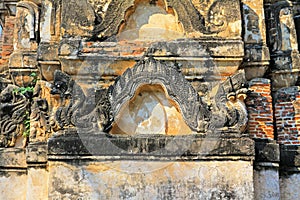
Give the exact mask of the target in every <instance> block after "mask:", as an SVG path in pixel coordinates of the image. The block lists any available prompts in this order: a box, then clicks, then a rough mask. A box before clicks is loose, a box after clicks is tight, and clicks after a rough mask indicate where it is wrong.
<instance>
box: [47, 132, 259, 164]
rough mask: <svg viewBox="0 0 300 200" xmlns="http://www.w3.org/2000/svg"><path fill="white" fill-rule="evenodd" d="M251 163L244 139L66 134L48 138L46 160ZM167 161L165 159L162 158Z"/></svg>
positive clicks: (251, 149) (250, 146)
mask: <svg viewBox="0 0 300 200" xmlns="http://www.w3.org/2000/svg"><path fill="white" fill-rule="evenodd" d="M84 158H86V159H100V160H101V159H103V160H119V159H120V160H122V159H130V160H139V159H141V160H168V161H170V160H215V159H217V160H239V159H240V160H253V159H254V141H253V140H251V139H250V138H247V137H240V138H237V137H216V136H214V137H201V136H198V135H189V136H162V135H143V136H142V135H140V136H135V137H124V136H108V135H104V134H89V135H87V134H84V135H83V134H81V135H78V134H67V135H61V136H58V137H54V138H50V139H49V141H48V159H49V160H51V159H55V160H56V159H62V160H63V159H84ZM166 158H167V159H166Z"/></svg>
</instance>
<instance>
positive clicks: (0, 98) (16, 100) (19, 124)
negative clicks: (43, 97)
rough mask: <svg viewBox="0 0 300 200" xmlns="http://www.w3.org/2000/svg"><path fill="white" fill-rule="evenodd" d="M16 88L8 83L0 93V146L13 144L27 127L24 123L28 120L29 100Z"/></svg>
mask: <svg viewBox="0 0 300 200" xmlns="http://www.w3.org/2000/svg"><path fill="white" fill-rule="evenodd" d="M18 89H19V87H17V86H15V85H8V86H7V87H6V88H5V89H4V90H2V91H1V93H0V147H13V146H15V144H16V140H17V138H18V137H20V136H22V135H23V133H24V132H25V129H26V128H27V127H25V123H26V122H29V121H27V120H28V118H29V116H28V113H29V110H28V106H29V100H28V97H26V96H25V95H23V94H22V93H20V92H19V91H18Z"/></svg>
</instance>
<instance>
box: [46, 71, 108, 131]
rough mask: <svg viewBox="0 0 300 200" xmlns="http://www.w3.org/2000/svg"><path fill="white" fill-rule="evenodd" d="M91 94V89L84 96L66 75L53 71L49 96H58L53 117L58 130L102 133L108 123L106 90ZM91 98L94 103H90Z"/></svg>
mask: <svg viewBox="0 0 300 200" xmlns="http://www.w3.org/2000/svg"><path fill="white" fill-rule="evenodd" d="M93 93H94V89H93V88H92V91H88V94H86V93H85V92H84V91H83V89H82V88H81V86H80V85H78V84H77V83H76V81H74V80H73V79H72V78H71V77H70V76H69V75H68V74H66V73H64V72H62V71H59V70H57V71H55V73H54V84H53V86H52V90H51V94H53V95H60V101H61V102H60V106H59V107H58V108H57V111H56V112H55V117H54V118H55V122H56V123H57V124H58V126H59V128H60V129H63V128H66V127H70V126H73V127H77V128H79V129H82V130H83V129H84V130H86V131H90V130H99V131H103V130H105V129H106V128H107V124H109V121H110V117H109V116H110V114H109V112H110V105H109V101H108V99H107V98H108V97H107V90H105V89H103V90H97V91H96V93H94V94H93ZM92 96H94V97H95V98H96V99H95V101H90V100H91V97H92Z"/></svg>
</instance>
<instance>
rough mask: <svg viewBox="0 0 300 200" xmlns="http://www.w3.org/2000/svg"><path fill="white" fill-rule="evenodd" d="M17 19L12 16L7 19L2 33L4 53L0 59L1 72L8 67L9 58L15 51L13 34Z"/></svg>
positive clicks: (2, 52)
mask: <svg viewBox="0 0 300 200" xmlns="http://www.w3.org/2000/svg"><path fill="white" fill-rule="evenodd" d="M15 21H16V19H15V17H13V16H10V17H6V19H5V26H4V29H3V31H2V51H1V57H2V58H1V59H0V71H2V70H3V68H6V67H7V65H8V61H9V57H10V55H11V54H12V52H13V50H14V46H13V42H14V38H13V33H14V27H15Z"/></svg>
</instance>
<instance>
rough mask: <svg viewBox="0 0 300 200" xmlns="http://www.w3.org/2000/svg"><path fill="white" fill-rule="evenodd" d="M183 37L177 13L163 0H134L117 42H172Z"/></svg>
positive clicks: (120, 29) (127, 12) (126, 13)
mask: <svg viewBox="0 0 300 200" xmlns="http://www.w3.org/2000/svg"><path fill="white" fill-rule="evenodd" d="M183 37H184V28H183V26H182V24H181V23H180V22H179V20H178V16H177V13H176V11H175V10H174V9H172V8H171V7H168V6H167V4H166V2H165V0H157V1H153V0H135V2H134V5H133V6H132V7H130V8H129V9H127V10H126V12H125V17H124V21H123V22H122V23H121V25H120V27H119V32H118V39H119V40H147V41H151V40H173V39H177V38H183Z"/></svg>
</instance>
